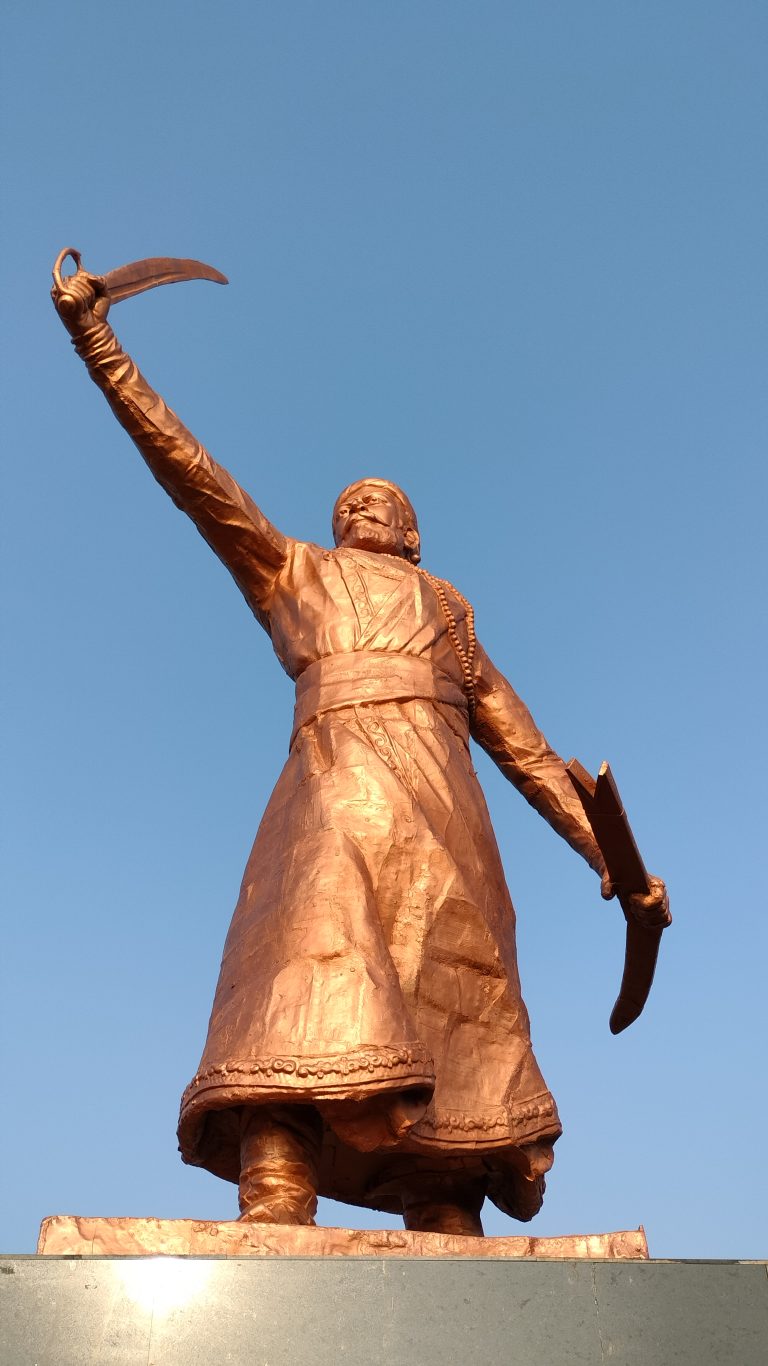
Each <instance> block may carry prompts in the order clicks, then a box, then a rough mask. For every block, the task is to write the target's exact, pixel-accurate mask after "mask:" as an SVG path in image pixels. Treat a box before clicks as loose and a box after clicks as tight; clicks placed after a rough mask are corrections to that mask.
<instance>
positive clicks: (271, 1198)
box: [239, 1105, 323, 1224]
mask: <svg viewBox="0 0 768 1366" xmlns="http://www.w3.org/2000/svg"><path fill="white" fill-rule="evenodd" d="M322 1135H323V1125H322V1120H321V1119H320V1116H319V1114H318V1113H317V1111H316V1110H315V1109H313V1108H312V1106H310V1105H265V1106H254V1107H252V1108H249V1109H244V1110H243V1113H242V1120H241V1129H240V1194H239V1202H240V1218H241V1219H247V1220H252V1221H254V1222H255V1223H260V1224H314V1222H315V1217H314V1216H315V1212H316V1210H317V1186H318V1168H319V1160H320V1147H321V1143H322Z"/></svg>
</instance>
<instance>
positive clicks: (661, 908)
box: [600, 873, 672, 930]
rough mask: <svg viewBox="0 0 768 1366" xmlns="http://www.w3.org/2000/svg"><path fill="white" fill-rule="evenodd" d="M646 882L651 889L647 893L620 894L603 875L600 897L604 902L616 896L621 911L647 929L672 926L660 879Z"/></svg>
mask: <svg viewBox="0 0 768 1366" xmlns="http://www.w3.org/2000/svg"><path fill="white" fill-rule="evenodd" d="M648 881H649V883H650V887H651V890H650V891H649V892H647V893H643V892H631V893H626V892H622V890H621V888H620V887H615V886H614V885H613V883H612V882H611V879H610V878H609V876H608V874H607V873H605V874H604V876H603V880H602V883H601V886H600V895H601V896H602V897H603V898H604V899H605V900H606V901H610V900H611V898H612V897H614V896H618V898H619V901H620V903H621V907H622V910H624V911H625V912H626V913H627V915H631V916H633V917H634V919H635V920H637V921H638V922H639V923H640V924H641V925H645V926H646V927H647V928H648V929H662V930H663V929H666V927H667V925H671V924H672V916H671V915H670V913H669V896H668V894H667V889H666V886H665V885H664V883H663V882H662V880H661V878H660V877H649V878H648Z"/></svg>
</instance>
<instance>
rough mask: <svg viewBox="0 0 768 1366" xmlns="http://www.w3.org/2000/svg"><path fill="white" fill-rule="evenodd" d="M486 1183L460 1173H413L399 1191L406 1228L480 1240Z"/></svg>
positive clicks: (404, 1178) (481, 1178)
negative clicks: (481, 1213) (456, 1234)
mask: <svg viewBox="0 0 768 1366" xmlns="http://www.w3.org/2000/svg"><path fill="white" fill-rule="evenodd" d="M486 1186H487V1181H486V1179H485V1177H476V1176H470V1175H468V1174H464V1173H461V1172H455V1171H454V1172H414V1173H413V1175H412V1176H405V1177H403V1180H402V1183H401V1186H400V1191H401V1196H402V1201H403V1218H404V1220H405V1227H406V1228H407V1229H410V1230H411V1231H412V1232H418V1233H461V1234H463V1235H464V1236H465V1237H470V1238H482V1237H483V1225H482V1223H481V1220H480V1211H481V1209H482V1207H483V1201H484V1200H485V1192H486Z"/></svg>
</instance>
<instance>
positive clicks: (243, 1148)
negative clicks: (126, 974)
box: [53, 252, 669, 1236]
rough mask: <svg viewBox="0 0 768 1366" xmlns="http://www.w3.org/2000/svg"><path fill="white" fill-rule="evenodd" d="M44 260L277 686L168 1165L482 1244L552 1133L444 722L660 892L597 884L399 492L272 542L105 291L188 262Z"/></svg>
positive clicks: (580, 810) (491, 849) (129, 289)
mask: <svg viewBox="0 0 768 1366" xmlns="http://www.w3.org/2000/svg"><path fill="white" fill-rule="evenodd" d="M67 254H68V253H66V252H64V253H62V255H61V257H60V258H59V262H58V263H57V268H56V270H55V272H54V280H55V284H54V289H53V298H54V303H55V305H56V308H57V310H58V312H59V315H60V317H61V318H62V320H63V322H64V324H65V326H66V327H67V329H68V331H69V332H70V334H71V336H72V340H73V343H74V347H75V350H76V351H77V354H78V355H79V356H80V357H81V358H82V360H83V361H84V362H85V364H86V366H87V367H88V371H89V373H90V375H91V378H92V379H93V380H94V381H95V383H96V384H97V385H98V386H99V388H100V389H101V390H102V391H103V393H104V394H105V396H106V399H107V402H108V403H109V405H110V407H111V408H112V411H113V412H114V414H115V416H116V417H117V419H118V421H119V422H120V423H121V424H122V426H123V427H124V428H125V430H126V431H127V432H128V434H129V436H130V437H131V438H132V439H133V441H134V442H135V444H136V445H137V447H138V449H139V451H140V452H141V454H142V456H143V457H144V459H145V461H146V463H147V464H148V466H149V468H150V470H151V471H152V474H153V475H154V476H155V478H156V479H157V481H158V482H159V483H160V484H161V485H162V487H163V488H164V489H165V490H166V492H167V493H168V494H169V495H170V497H171V498H172V499H173V501H174V503H175V504H176V505H177V507H180V508H181V509H182V510H183V511H184V512H186V513H187V514H188V516H189V517H191V518H192V520H193V521H194V523H195V525H196V526H197V528H198V530H199V531H200V532H201V534H202V535H203V536H204V537H205V539H206V541H207V542H208V544H209V545H210V546H211V548H212V549H213V550H214V552H215V553H216V554H217V555H218V556H219V558H220V559H221V560H222V561H223V562H224V564H225V565H226V566H227V568H228V569H229V570H230V572H231V574H232V575H233V577H234V579H235V581H236V583H237V585H238V587H239V588H240V591H241V592H242V593H243V595H244V597H245V599H246V601H247V603H248V605H249V606H250V608H251V610H252V611H253V613H254V616H255V617H256V619H257V621H258V622H259V623H260V624H261V626H263V627H264V629H265V630H266V631H267V633H268V634H269V637H270V640H271V642H272V647H273V649H274V651H275V654H276V655H277V657H278V660H279V661H280V663H281V664H282V666H283V668H284V669H285V672H286V673H287V674H288V675H289V677H290V678H291V679H293V681H294V683H295V685H296V710H295V716H294V724H293V732H292V734H291V739H290V751H289V756H288V760H287V763H286V765H285V768H284V769H283V772H282V774H281V776H280V778H279V779H278V782H277V786H276V787H275V790H274V792H273V794H272V796H271V798H270V801H269V805H268V807H267V810H266V812H265V814H264V818H263V820H262V822H261V825H260V826H259V830H258V833H257V835H256V840H255V843H254V846H253V851H252V853H251V856H250V858H249V860H248V865H247V867H246V870H245V874H244V877H243V883H242V889H241V892H240V898H239V900H238V903H237V907H236V909H235V913H234V917H233V920H232V924H231V927H230V930H229V934H228V936H227V941H226V944H225V947H224V955H223V959H222V964H221V972H220V976H219V981H218V987H217V990H216V997H215V1000H214V1003H213V1009H212V1012H211V1017H210V1024H209V1028H208V1037H207V1039H206V1043H205V1047H204V1049H203V1055H202V1059H201V1061H200V1065H199V1067H198V1070H197V1072H196V1073H195V1075H194V1077H193V1078H192V1081H191V1082H190V1084H189V1086H188V1087H187V1089H186V1091H185V1092H184V1095H183V1097H182V1101H181V1114H180V1119H179V1130H178V1134H179V1143H180V1149H181V1154H182V1157H183V1160H184V1161H185V1162H189V1163H192V1164H193V1165H196V1166H201V1167H205V1168H207V1169H208V1170H209V1171H211V1172H214V1173H215V1174H216V1175H217V1176H221V1177H223V1178H224V1179H225V1180H228V1181H232V1182H234V1183H235V1184H237V1185H238V1187H239V1203H240V1211H241V1217H242V1218H243V1219H246V1220H258V1221H263V1222H267V1223H277V1224H311V1223H313V1221H314V1214H315V1211H316V1207H317V1196H318V1194H321V1195H324V1196H329V1197H331V1198H333V1199H337V1200H343V1201H347V1202H350V1203H352V1204H356V1205H361V1206H367V1207H369V1208H374V1209H380V1210H385V1211H389V1212H391V1213H397V1214H401V1215H402V1216H403V1218H404V1220H405V1226H406V1228H408V1229H418V1230H426V1231H437V1232H449V1233H463V1234H474V1235H478V1236H480V1235H482V1232H483V1230H482V1224H481V1220H480V1211H481V1207H482V1205H483V1201H484V1200H485V1198H486V1197H488V1198H489V1199H490V1200H491V1201H493V1203H494V1204H495V1205H497V1206H498V1208H499V1209H501V1210H503V1211H504V1212H505V1213H507V1214H509V1215H512V1216H513V1217H515V1218H517V1219H523V1220H528V1219H530V1218H531V1217H532V1216H533V1215H534V1214H535V1213H536V1211H537V1210H538V1209H539V1208H540V1205H541V1201H542V1196H543V1191H544V1174H545V1172H546V1171H547V1170H548V1169H549V1167H550V1166H551V1164H552V1158H553V1144H554V1143H555V1140H556V1139H557V1138H558V1137H559V1135H560V1132H561V1129H560V1122H559V1119H558V1114H557V1109H556V1107H555V1102H554V1100H553V1098H552V1096H551V1095H550V1092H549V1091H548V1089H547V1086H546V1084H545V1082H544V1079H543V1077H542V1074H541V1072H540V1071H539V1067H538V1065H537V1062H536V1059H535V1058H534V1055H533V1051H532V1049H531V1041H530V1031H529V1023H528V1014H527V1012H526V1008H525V1005H524V1003H523V999H522V996H521V992H520V981H519V977H518V970H517V961H516V951H515V914H514V910H513V907H512V902H511V900H510V896H509V892H508V891H507V887H506V883H505V879H504V873H503V870H502V865H501V860H500V857H499V852H498V849H497V846H496V841H495V838H494V834H493V830H492V828H491V823H490V819H489V816H488V811H487V808H486V804H485V801H484V799H483V795H482V792H481V789H480V786H479V783H478V780H477V776H476V774H475V770H474V768H473V766H472V759H471V754H470V748H469V740H470V736H471V737H472V739H473V740H475V741H476V743H477V744H479V745H481V746H482V748H483V749H484V750H485V751H486V752H487V753H488V754H489V755H490V756H491V758H492V759H493V760H494V761H495V763H496V764H497V765H498V766H499V768H500V769H501V771H502V773H503V774H504V775H505V776H506V777H507V778H509V780H510V782H512V783H513V784H514V786H515V787H516V788H517V789H518V791H520V792H521V793H522V794H523V796H524V797H525V798H526V800H527V801H528V802H530V804H531V805H532V806H534V807H535V808H536V810H537V811H539V812H540V813H541V815H542V816H544V818H545V820H547V821H548V822H549V824H550V825H551V826H552V827H553V829H554V830H556V831H557V833H558V834H559V835H562V836H563V838H564V839H565V840H567V841H568V843H569V844H570V845H571V846H572V848H573V849H575V850H576V851H577V853H579V854H581V856H582V857H583V858H584V859H586V860H587V862H588V863H589V865H590V867H592V868H593V869H594V870H595V872H596V873H597V874H598V876H599V877H601V878H602V884H603V885H602V890H603V894H604V895H607V896H611V895H613V894H614V893H617V894H618V896H619V898H620V901H621V904H622V907H623V909H624V912H625V914H626V915H627V917H628V920H630V921H633V922H634V923H635V924H636V925H639V926H640V927H641V930H642V928H643V927H646V928H648V927H650V928H656V929H657V930H658V929H659V928H660V927H662V926H663V925H665V924H666V923H668V920H669V913H668V907H667V897H666V892H665V888H664V884H663V883H662V882H661V880H660V879H657V878H651V879H649V880H648V882H647V885H646V888H645V890H644V891H642V890H641V891H635V892H632V891H631V890H629V889H628V887H627V886H626V885H625V886H624V887H622V886H621V885H617V884H616V883H615V880H614V881H612V879H611V870H610V867H609V868H608V869H607V868H606V860H605V859H604V856H603V853H602V852H601V847H600V845H599V844H598V842H597V839H596V837H595V833H593V824H592V823H591V822H590V820H589V819H588V816H587V814H586V811H585V806H584V804H583V803H582V801H581V800H580V798H579V795H578V793H577V790H576V788H575V786H574V783H573V782H572V780H571V777H570V776H569V773H568V772H567V771H566V766H565V764H564V763H563V761H562V760H561V759H560V758H559V757H558V755H557V754H555V752H554V751H553V750H552V749H551V747H550V746H549V744H548V743H547V741H546V740H545V738H544V736H543V735H542V733H541V731H540V730H539V729H538V727H537V726H536V724H535V722H534V721H533V719H532V717H531V714H530V712H529V711H528V709H527V708H526V707H525V705H524V704H523V702H522V701H521V700H520V698H519V697H518V696H517V695H516V693H515V692H514V691H513V689H512V687H511V686H510V684H509V683H508V682H507V680H506V679H505V678H504V677H503V676H502V674H501V673H500V672H499V671H498V669H497V668H496V667H495V666H494V664H493V663H492V662H491V660H490V659H489V658H488V656H487V654H486V653H485V651H484V650H483V648H482V645H481V644H480V642H479V641H478V640H477V638H476V635H475V628H474V620H473V612H472V608H471V606H470V605H469V603H468V602H467V601H466V599H465V598H464V597H462V595H461V593H459V592H458V591H457V589H455V588H454V587H453V586H452V585H451V584H450V583H448V582H446V581H444V580H440V579H438V578H435V577H433V575H431V574H429V573H428V572H427V571H426V570H423V569H421V568H420V567H419V561H420V551H421V546H420V540H419V528H418V522H417V518H416V513H415V511H414V509H413V507H412V506H411V503H410V502H409V500H408V498H407V497H406V495H405V494H404V493H403V491H402V489H400V488H398V487H397V486H396V485H394V484H392V483H390V482H389V481H388V480H386V479H378V478H366V479H360V480H358V481H357V482H355V483H353V484H351V485H350V486H349V487H348V488H346V489H345V490H344V491H343V493H341V494H340V495H339V497H338V498H337V500H336V504H335V506H334V509H333V540H334V547H335V548H334V549H325V548H323V547H321V546H317V545H313V544H311V543H308V542H305V541H300V540H294V539H292V538H291V537H290V536H287V535H284V534H283V532H281V531H279V530H278V529H277V528H276V527H275V526H273V525H272V523H271V522H269V521H268V520H267V518H266V517H265V516H264V513H263V512H262V511H261V510H260V509H259V508H258V507H257V506H256V504H255V503H254V502H253V501H252V499H251V498H250V497H249V496H248V494H247V493H245V492H244V491H243V489H241V488H240V487H239V485H238V484H237V483H236V482H235V480H234V479H233V478H232V477H231V475H229V474H228V473H227V471H226V470H224V469H222V468H221V466H220V465H218V464H217V463H216V462H215V461H214V460H213V459H212V458H211V456H210V455H209V454H208V453H207V451H205V450H204V449H203V447H202V446H200V444H199V443H198V442H197V441H196V440H195V439H194V437H193V436H192V435H191V434H190V433H189V432H188V431H187V429H186V428H185V427H184V426H183V425H182V423H181V422H180V421H179V419H178V418H177V417H176V416H175V414H174V413H173V412H171V410H170V409H169V408H167V407H166V405H165V404H164V403H163V401H162V399H161V398H160V397H159V396H158V395H157V394H156V393H155V392H154V391H153V390H152V389H151V388H150V386H149V384H147V382H146V380H145V379H144V378H143V376H142V375H141V374H140V373H139V371H138V369H137V368H136V366H135V364H134V363H133V361H132V360H131V359H130V357H129V356H127V355H126V353H125V352H124V351H123V350H122V348H121V346H120V344H119V342H118V341H117V339H116V337H115V334H114V333H113V331H112V329H111V328H110V326H109V325H108V323H107V321H106V317H107V309H108V307H109V303H110V301H112V302H114V301H115V300H116V299H118V298H124V297H126V296H127V294H129V293H136V292H138V290H139V289H141V288H147V287H149V285H150V284H156V283H160V282H163V281H167V280H169V279H179V278H182V277H184V275H185V273H186V275H190V274H194V273H195V272H194V271H193V269H192V267H193V266H195V265H196V263H188V262H186V263H185V262H180V263H179V262H176V263H174V262H171V263H170V267H169V263H168V262H167V261H165V262H160V263H158V262H154V263H153V262H149V263H139V266H142V265H143V266H144V267H148V268H152V267H154V278H149V276H150V275H151V274H152V270H151V269H149V273H147V270H145V274H144V277H141V271H140V270H139V269H138V268H137V267H123V268H121V270H120V271H114V272H112V273H111V275H109V276H105V277H100V276H95V275H91V274H89V273H87V272H86V271H84V270H83V269H82V268H81V267H80V264H79V257H78V256H77V254H76V253H72V252H70V253H69V254H71V255H73V256H74V257H75V259H76V261H77V263H78V269H77V272H76V273H75V274H73V275H70V276H68V277H65V276H62V275H61V264H62V262H63V260H64V258H65V256H66V255H67ZM174 265H175V266H177V267H179V273H176V274H174V273H173V269H172V267H174ZM162 266H164V267H165V273H163V271H162V269H160V267H162ZM131 271H133V275H131V274H130V272H131ZM137 272H138V273H137ZM196 273H197V274H205V270H204V268H202V267H201V268H200V269H199V270H198V271H197V272H196ZM207 278H219V279H221V278H223V277H218V276H217V274H216V272H212V271H210V268H208V275H207Z"/></svg>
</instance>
